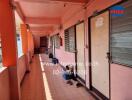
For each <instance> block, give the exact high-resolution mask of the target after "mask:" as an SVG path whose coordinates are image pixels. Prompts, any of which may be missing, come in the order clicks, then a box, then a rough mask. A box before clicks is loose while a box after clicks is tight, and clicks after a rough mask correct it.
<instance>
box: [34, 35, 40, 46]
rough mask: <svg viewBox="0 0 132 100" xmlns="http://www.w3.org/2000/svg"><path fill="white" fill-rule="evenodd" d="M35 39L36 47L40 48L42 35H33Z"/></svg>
mask: <svg viewBox="0 0 132 100" xmlns="http://www.w3.org/2000/svg"><path fill="white" fill-rule="evenodd" d="M33 39H34V48H40V36H38V35H33Z"/></svg>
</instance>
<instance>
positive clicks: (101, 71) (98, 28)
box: [91, 11, 109, 98]
mask: <svg viewBox="0 0 132 100" xmlns="http://www.w3.org/2000/svg"><path fill="white" fill-rule="evenodd" d="M108 52H109V12H108V11H107V12H105V13H103V14H101V15H98V16H96V17H93V18H92V19H91V56H92V57H91V60H92V87H94V88H96V89H97V90H98V91H99V92H101V93H102V94H103V95H105V96H106V97H108V98H109V63H108V59H107V53H108Z"/></svg>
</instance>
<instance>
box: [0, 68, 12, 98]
mask: <svg viewBox="0 0 132 100" xmlns="http://www.w3.org/2000/svg"><path fill="white" fill-rule="evenodd" d="M0 100H10V87H9V74H8V70H7V68H4V70H3V71H2V72H1V71H0Z"/></svg>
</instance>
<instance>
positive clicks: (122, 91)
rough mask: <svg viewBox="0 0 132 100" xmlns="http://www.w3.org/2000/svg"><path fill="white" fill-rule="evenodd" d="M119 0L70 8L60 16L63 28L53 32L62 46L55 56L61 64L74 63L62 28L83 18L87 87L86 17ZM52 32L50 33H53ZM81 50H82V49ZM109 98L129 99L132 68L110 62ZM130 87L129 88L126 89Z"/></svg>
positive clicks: (101, 1)
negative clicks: (59, 38)
mask: <svg viewBox="0 0 132 100" xmlns="http://www.w3.org/2000/svg"><path fill="white" fill-rule="evenodd" d="M119 1H120V0H93V1H92V2H91V3H90V4H89V5H88V7H87V9H82V8H80V7H78V8H70V10H69V12H67V13H66V14H65V15H64V16H63V18H62V24H63V29H62V30H59V29H56V30H55V31H54V32H53V34H57V33H60V36H61V37H62V39H63V46H61V47H60V48H59V49H56V50H55V53H56V57H57V58H58V59H59V61H60V63H61V64H62V63H63V64H66V63H67V64H68V63H69V64H71V63H75V54H74V53H70V52H66V51H65V41H64V30H65V29H66V28H68V27H70V26H72V25H75V24H76V23H77V22H79V21H82V20H84V22H85V40H84V41H85V66H86V72H87V75H86V86H87V87H88V88H89V86H90V83H89V67H88V57H89V56H88V55H89V54H88V48H89V46H88V34H89V33H88V17H89V16H91V15H92V14H93V12H94V11H95V10H98V11H101V10H103V9H106V8H108V7H110V6H111V5H113V4H115V3H117V2H119ZM53 34H52V35H53ZM82 52H83V51H82ZM110 69H111V70H110V72H111V73H110V74H111V79H110V82H111V99H112V100H130V99H132V95H131V93H132V91H131V90H132V86H131V83H132V78H131V77H132V70H131V69H130V68H127V67H125V66H121V65H117V64H111V66H110ZM128 88H130V89H128Z"/></svg>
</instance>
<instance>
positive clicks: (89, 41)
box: [87, 0, 128, 100]
mask: <svg viewBox="0 0 132 100" xmlns="http://www.w3.org/2000/svg"><path fill="white" fill-rule="evenodd" d="M127 1H128V0H121V1H118V2H117V3H115V4H113V5H110V6H109V7H107V8H105V9H103V10H101V11H99V12H97V14H93V15H91V16H89V17H88V22H87V23H88V45H89V49H88V54H89V55H88V58H89V59H88V62H89V83H90V87H89V90H92V91H94V92H95V93H96V94H97V95H99V96H100V97H101V98H107V97H105V96H104V95H103V94H102V93H100V92H99V91H98V90H96V89H95V88H94V89H93V87H92V66H91V62H92V59H91V58H92V55H91V49H92V48H91V46H92V45H91V19H92V18H93V17H95V16H98V15H100V14H103V13H104V12H106V11H109V47H108V48H109V52H110V53H111V48H110V42H111V39H110V37H111V34H110V33H111V16H110V8H111V7H113V6H116V5H120V4H122V3H124V2H127ZM110 55H111V54H110ZM111 64H112V62H111V61H109V99H108V98H107V99H108V100H111Z"/></svg>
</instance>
